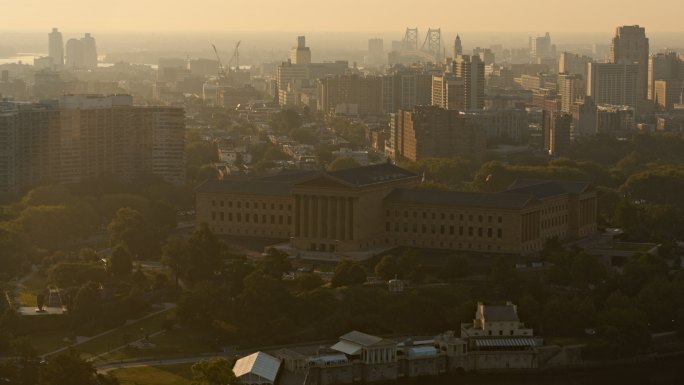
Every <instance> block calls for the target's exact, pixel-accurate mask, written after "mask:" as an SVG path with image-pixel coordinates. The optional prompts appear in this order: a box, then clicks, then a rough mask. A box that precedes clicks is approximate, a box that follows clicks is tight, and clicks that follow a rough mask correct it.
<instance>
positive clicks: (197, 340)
mask: <svg viewBox="0 0 684 385" xmlns="http://www.w3.org/2000/svg"><path fill="white" fill-rule="evenodd" d="M208 338H209V337H208V335H207V334H206V333H204V332H202V331H199V330H193V329H180V330H174V331H172V332H170V333H168V332H164V333H162V334H159V335H156V336H153V337H150V342H151V343H152V344H153V345H155V346H154V347H152V348H149V349H134V348H124V349H121V350H117V351H116V352H112V353H110V354H107V355H104V356H102V357H99V360H100V361H115V360H124V359H127V358H138V357H155V358H157V357H164V358H167V357H182V356H187V355H195V354H201V353H208V352H212V351H214V348H213V347H212V346H211V344H210V343H209V341H208Z"/></svg>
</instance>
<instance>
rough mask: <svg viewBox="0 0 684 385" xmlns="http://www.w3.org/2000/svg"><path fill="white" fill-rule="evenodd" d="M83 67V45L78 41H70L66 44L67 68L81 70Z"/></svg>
mask: <svg viewBox="0 0 684 385" xmlns="http://www.w3.org/2000/svg"><path fill="white" fill-rule="evenodd" d="M82 65H83V43H82V42H81V41H80V40H78V39H69V40H68V41H67V43H66V67H67V68H71V69H73V68H79V67H81V66H82Z"/></svg>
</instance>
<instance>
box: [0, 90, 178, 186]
mask: <svg viewBox="0 0 684 385" xmlns="http://www.w3.org/2000/svg"><path fill="white" fill-rule="evenodd" d="M0 111H1V113H0V134H2V135H4V136H5V137H6V138H8V140H7V141H5V142H3V143H2V144H1V146H3V147H4V148H3V150H4V151H0V153H2V155H0V192H21V191H23V190H24V189H26V188H31V187H34V186H36V185H39V184H43V183H78V182H81V181H83V180H86V179H91V178H96V177H98V176H100V175H111V176H112V177H114V178H117V179H118V180H121V181H128V182H131V181H134V180H136V179H139V178H143V177H146V176H148V175H156V176H159V177H161V178H163V179H164V180H166V181H167V182H169V183H174V184H182V183H184V182H185V162H184V132H185V117H184V112H183V109H182V108H176V107H138V106H133V103H132V98H131V97H130V96H127V95H117V96H108V97H104V96H95V95H73V96H62V97H60V98H59V101H58V102H57V101H50V102H41V103H34V104H26V103H13V102H4V103H0Z"/></svg>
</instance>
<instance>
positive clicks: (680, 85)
mask: <svg viewBox="0 0 684 385" xmlns="http://www.w3.org/2000/svg"><path fill="white" fill-rule="evenodd" d="M683 97H684V80H681V79H662V80H656V81H655V91H654V96H653V101H654V102H655V103H656V104H657V105H658V107H659V108H660V109H663V110H666V111H667V110H672V109H673V108H674V105H675V104H684V100H683V99H682V98H683Z"/></svg>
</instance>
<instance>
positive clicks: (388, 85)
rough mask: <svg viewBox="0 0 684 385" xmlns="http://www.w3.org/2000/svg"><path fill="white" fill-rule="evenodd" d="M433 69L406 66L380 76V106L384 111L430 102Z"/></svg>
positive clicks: (408, 107)
mask: <svg viewBox="0 0 684 385" xmlns="http://www.w3.org/2000/svg"><path fill="white" fill-rule="evenodd" d="M433 75H436V73H435V72H433V71H427V70H424V69H421V68H408V69H400V70H397V71H394V72H393V73H390V74H387V75H385V76H383V78H382V106H383V109H384V111H385V112H386V113H395V112H397V110H399V109H400V108H404V109H410V108H413V106H424V105H429V104H431V103H432V76H433Z"/></svg>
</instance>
